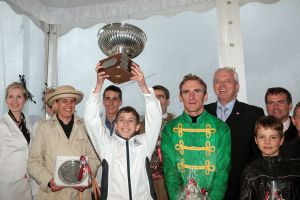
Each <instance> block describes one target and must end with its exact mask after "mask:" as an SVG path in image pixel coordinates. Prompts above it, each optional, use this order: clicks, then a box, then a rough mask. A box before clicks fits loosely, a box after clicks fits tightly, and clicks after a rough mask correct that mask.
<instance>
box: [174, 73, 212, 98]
mask: <svg viewBox="0 0 300 200" xmlns="http://www.w3.org/2000/svg"><path fill="white" fill-rule="evenodd" d="M187 81H198V82H199V83H200V85H202V87H203V90H204V91H203V94H206V92H207V85H206V83H205V82H204V81H203V80H202V79H201V78H200V77H199V76H197V75H194V74H187V75H185V76H184V77H183V79H182V81H181V82H180V84H179V91H180V95H181V88H182V86H183V84H184V83H185V82H187Z"/></svg>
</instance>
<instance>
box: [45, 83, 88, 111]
mask: <svg viewBox="0 0 300 200" xmlns="http://www.w3.org/2000/svg"><path fill="white" fill-rule="evenodd" d="M65 97H73V98H75V99H76V104H79V103H80V102H81V100H82V98H83V93H82V92H80V91H78V90H75V88H74V87H72V86H70V85H62V86H60V87H57V88H56V89H55V91H54V92H52V93H51V94H49V98H48V101H47V104H48V105H50V106H52V105H53V103H54V102H55V101H56V100H57V99H60V98H65Z"/></svg>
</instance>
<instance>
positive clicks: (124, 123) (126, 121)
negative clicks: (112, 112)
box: [115, 112, 140, 139]
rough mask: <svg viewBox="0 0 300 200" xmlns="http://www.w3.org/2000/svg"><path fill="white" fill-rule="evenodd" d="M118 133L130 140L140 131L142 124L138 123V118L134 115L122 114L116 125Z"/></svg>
mask: <svg viewBox="0 0 300 200" xmlns="http://www.w3.org/2000/svg"><path fill="white" fill-rule="evenodd" d="M115 128H116V132H117V133H118V134H119V135H120V136H122V137H123V138H126V139H129V138H130V137H132V136H133V135H134V133H135V132H136V131H138V130H139V128H140V124H139V123H138V122H137V120H136V117H135V115H134V114H132V113H130V112H129V113H126V112H123V113H120V115H119V117H118V119H117V121H116V124H115Z"/></svg>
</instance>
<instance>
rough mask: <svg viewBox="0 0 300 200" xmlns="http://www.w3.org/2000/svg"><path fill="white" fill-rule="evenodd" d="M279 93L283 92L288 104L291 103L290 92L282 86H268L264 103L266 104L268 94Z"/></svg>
mask: <svg viewBox="0 0 300 200" xmlns="http://www.w3.org/2000/svg"><path fill="white" fill-rule="evenodd" d="M280 93H283V94H285V95H286V101H287V103H288V104H291V103H292V95H291V93H290V92H289V91H288V90H287V89H285V88H282V87H272V88H268V90H267V92H266V95H265V103H266V104H267V103H268V102H267V97H268V96H269V95H278V94H280Z"/></svg>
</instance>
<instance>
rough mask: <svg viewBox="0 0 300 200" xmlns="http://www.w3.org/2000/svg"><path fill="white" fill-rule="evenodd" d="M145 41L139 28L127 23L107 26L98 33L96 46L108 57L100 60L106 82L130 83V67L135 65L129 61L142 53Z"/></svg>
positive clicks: (145, 38)
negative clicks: (106, 75)
mask: <svg viewBox="0 0 300 200" xmlns="http://www.w3.org/2000/svg"><path fill="white" fill-rule="evenodd" d="M146 40H147V37H146V35H145V33H144V32H143V31H142V30H141V29H140V28H138V27H136V26H134V25H131V24H127V23H112V24H107V25H105V26H103V27H102V28H101V29H100V30H99V31H98V45H99V47H100V49H101V51H102V52H103V53H104V54H105V55H107V56H109V57H108V58H106V59H103V60H100V63H101V65H102V67H103V68H102V69H101V70H103V71H105V73H106V74H108V75H109V77H108V80H110V81H111V82H113V83H115V84H120V83H124V82H126V81H130V78H131V77H132V76H133V75H132V73H131V66H132V65H137V64H136V63H135V62H133V61H132V60H131V59H133V58H135V57H136V56H138V55H139V54H140V53H141V52H142V51H143V49H144V47H145V42H146Z"/></svg>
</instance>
